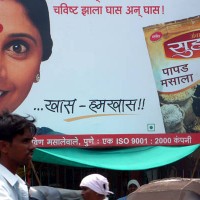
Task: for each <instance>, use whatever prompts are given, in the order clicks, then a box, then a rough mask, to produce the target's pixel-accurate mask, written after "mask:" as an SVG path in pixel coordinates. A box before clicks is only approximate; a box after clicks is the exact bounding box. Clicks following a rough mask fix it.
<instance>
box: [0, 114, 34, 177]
mask: <svg viewBox="0 0 200 200" xmlns="http://www.w3.org/2000/svg"><path fill="white" fill-rule="evenodd" d="M34 122H35V119H34V118H33V117H30V116H27V117H22V116H20V115H17V114H11V113H9V112H3V113H2V114H0V163H1V164H3V165H4V166H5V167H7V168H8V169H9V170H10V171H12V172H13V173H14V172H15V171H16V170H17V168H18V167H19V166H21V165H26V164H28V162H29V161H31V159H32V154H33V151H34V149H35V145H34V144H33V143H32V139H33V136H34V135H35V133H36V127H35V125H34Z"/></svg>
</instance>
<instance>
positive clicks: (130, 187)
mask: <svg viewBox="0 0 200 200" xmlns="http://www.w3.org/2000/svg"><path fill="white" fill-rule="evenodd" d="M139 187H140V184H139V183H138V181H137V180H135V179H132V180H130V181H129V182H128V184H127V195H128V194H130V193H131V192H134V191H135V190H137V189H138V188H139ZM126 199H127V196H124V197H121V198H119V199H117V200H126Z"/></svg>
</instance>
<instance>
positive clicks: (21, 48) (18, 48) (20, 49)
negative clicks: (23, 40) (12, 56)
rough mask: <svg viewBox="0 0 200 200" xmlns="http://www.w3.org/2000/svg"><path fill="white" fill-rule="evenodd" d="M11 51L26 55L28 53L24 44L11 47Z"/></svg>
mask: <svg viewBox="0 0 200 200" xmlns="http://www.w3.org/2000/svg"><path fill="white" fill-rule="evenodd" d="M10 51H14V52H16V53H24V52H26V47H25V46H24V45H22V44H15V45H13V46H11V47H10Z"/></svg>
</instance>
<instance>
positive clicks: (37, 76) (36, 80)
mask: <svg viewBox="0 0 200 200" xmlns="http://www.w3.org/2000/svg"><path fill="white" fill-rule="evenodd" d="M39 81H40V73H38V74H37V75H36V77H35V82H36V83H37V82H39Z"/></svg>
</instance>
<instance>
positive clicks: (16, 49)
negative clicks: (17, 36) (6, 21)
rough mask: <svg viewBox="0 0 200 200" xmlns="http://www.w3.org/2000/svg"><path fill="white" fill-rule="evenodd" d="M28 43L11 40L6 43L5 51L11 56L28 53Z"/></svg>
mask: <svg viewBox="0 0 200 200" xmlns="http://www.w3.org/2000/svg"><path fill="white" fill-rule="evenodd" d="M28 50H29V45H28V44H27V43H26V42H24V41H12V42H10V43H9V44H8V45H6V51H7V52H8V53H9V54H10V55H11V56H23V55H24V54H26V53H28Z"/></svg>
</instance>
